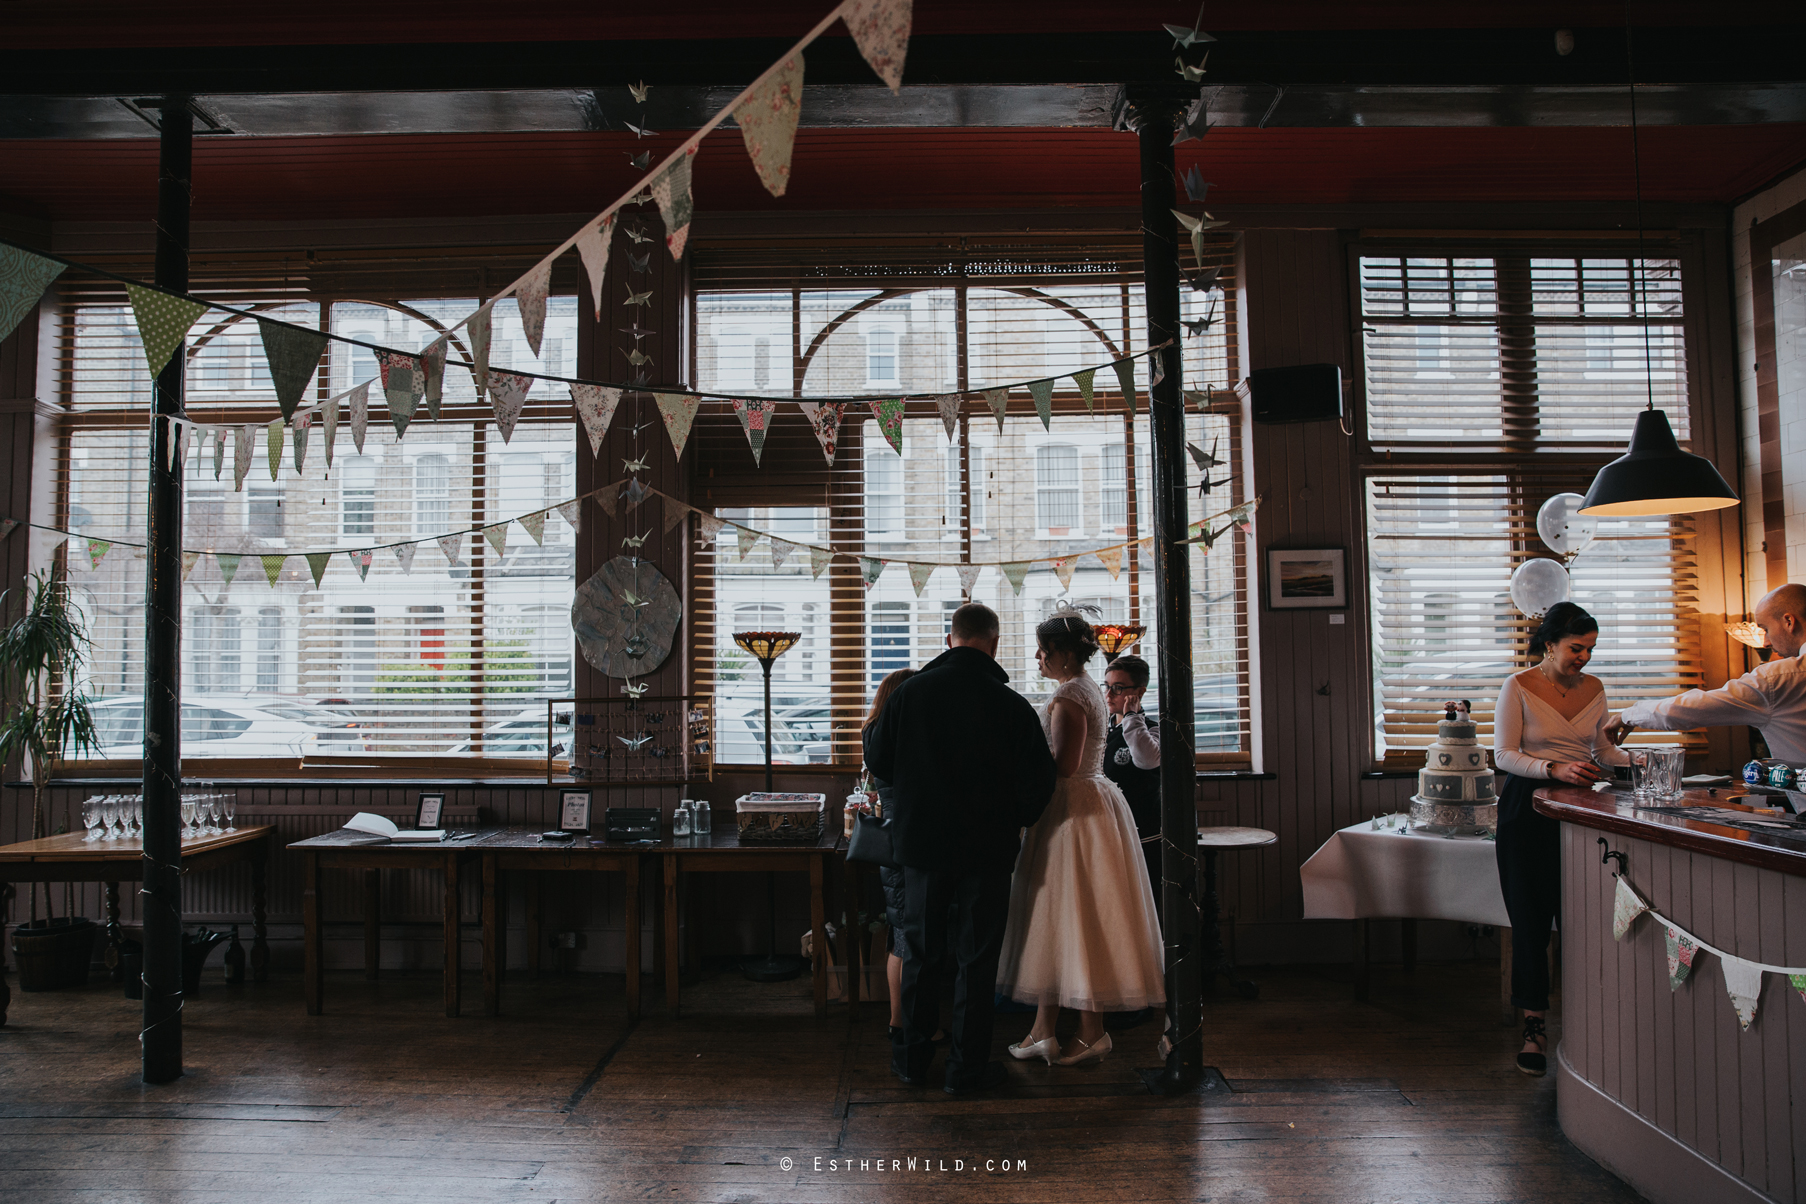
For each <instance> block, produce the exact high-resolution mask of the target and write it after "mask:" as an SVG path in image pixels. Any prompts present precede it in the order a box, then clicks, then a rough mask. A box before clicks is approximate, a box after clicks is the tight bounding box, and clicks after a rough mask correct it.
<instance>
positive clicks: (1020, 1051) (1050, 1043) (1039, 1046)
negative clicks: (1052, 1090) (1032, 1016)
mask: <svg viewBox="0 0 1806 1204" xmlns="http://www.w3.org/2000/svg"><path fill="white" fill-rule="evenodd" d="M1059 1052H1060V1040H1059V1038H1058V1037H1048V1038H1047V1039H1046V1040H1044V1041H1028V1040H1027V1038H1024V1039H1023V1041H1019V1042H1017V1043H1016V1044H1015V1045H1012V1046H1010V1057H1012V1058H1015V1059H1017V1060H1018V1061H1022V1062H1030V1061H1033V1060H1034V1059H1036V1058H1040V1059H1041V1060H1042V1061H1043V1062H1046V1063H1047V1064H1048V1065H1049V1066H1052V1065H1053V1061H1054V1055H1055V1054H1057V1053H1059Z"/></svg>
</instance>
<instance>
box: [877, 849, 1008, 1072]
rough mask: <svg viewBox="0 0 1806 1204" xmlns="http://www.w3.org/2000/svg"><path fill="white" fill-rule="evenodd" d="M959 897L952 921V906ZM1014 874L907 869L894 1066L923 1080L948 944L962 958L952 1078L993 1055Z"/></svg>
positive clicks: (930, 1055) (950, 1064) (959, 961)
mask: <svg viewBox="0 0 1806 1204" xmlns="http://www.w3.org/2000/svg"><path fill="white" fill-rule="evenodd" d="M953 904H958V908H959V909H958V912H957V913H956V916H955V921H954V923H952V924H949V923H948V911H949V908H950V906H951V905H953ZM1009 912H1010V874H1009V872H1008V871H1005V872H1003V873H966V874H961V873H950V872H945V871H940V870H918V869H911V868H909V867H907V866H906V867H904V870H903V946H904V953H903V1042H902V1044H901V1045H899V1046H898V1047H897V1048H895V1049H893V1050H892V1051H891V1067H892V1069H894V1070H895V1071H896V1072H897V1073H898V1074H901V1075H903V1076H905V1077H907V1078H910V1079H917V1080H919V1079H922V1078H924V1077H925V1076H926V1075H927V1073H928V1064H929V1062H930V1061H931V1060H932V1059H933V1057H934V1045H933V1040H934V1031H935V1029H936V1028H938V1027H939V1024H940V1012H941V989H942V980H943V977H944V974H943V967H944V966H945V965H946V958H947V949H948V946H949V945H951V946H952V948H953V956H954V961H955V963H956V965H957V967H958V968H957V970H956V973H955V977H954V981H953V1029H952V1036H953V1045H952V1049H951V1050H950V1051H949V1053H948V1055H947V1082H948V1083H949V1084H954V1085H963V1084H964V1083H965V1082H967V1081H968V1080H970V1079H972V1078H974V1077H975V1076H977V1075H978V1074H979V1073H981V1072H982V1071H983V1070H984V1068H985V1064H986V1063H987V1062H989V1061H990V1060H991V1022H992V1017H993V1014H994V1013H993V996H994V995H995V994H996V990H997V959H998V958H999V957H1000V956H1001V955H1002V953H1003V929H1004V925H1005V924H1006V923H1007V921H1008V920H1009Z"/></svg>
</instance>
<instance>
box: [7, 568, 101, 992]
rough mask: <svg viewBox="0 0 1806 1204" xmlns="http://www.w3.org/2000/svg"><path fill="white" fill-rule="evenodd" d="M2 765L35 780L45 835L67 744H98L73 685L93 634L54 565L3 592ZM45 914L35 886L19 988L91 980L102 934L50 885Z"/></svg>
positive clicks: (20, 931)
mask: <svg viewBox="0 0 1806 1204" xmlns="http://www.w3.org/2000/svg"><path fill="white" fill-rule="evenodd" d="M0 616H8V617H10V618H11V621H10V622H8V623H7V625H6V626H5V627H4V628H0V698H4V699H5V702H6V714H5V717H4V719H3V720H0V765H6V764H10V763H11V762H12V761H13V760H14V759H19V760H20V761H21V766H22V768H23V769H24V770H25V771H26V773H27V774H29V776H30V780H31V836H32V839H33V840H38V839H41V838H42V837H44V836H45V835H46V831H45V829H46V826H47V825H46V816H45V814H44V792H45V790H46V788H47V787H48V786H49V784H50V774H51V770H52V768H53V767H54V766H55V765H56V762H57V760H58V758H60V757H61V756H62V755H63V752H64V750H65V749H68V748H74V749H76V750H77V751H81V750H84V749H93V748H96V747H98V744H99V742H98V741H97V740H96V738H95V734H94V717H93V715H92V714H91V713H90V712H89V710H88V699H87V696H86V695H85V694H83V693H82V692H81V691H80V690H79V689H77V688H76V679H77V677H78V675H79V671H80V669H81V666H82V662H83V661H84V660H85V659H86V658H87V654H88V636H87V633H86V632H85V631H83V630H82V626H81V618H80V615H79V614H78V613H77V612H76V610H75V608H74V607H73V606H71V605H70V602H69V584H68V581H67V580H66V579H65V578H63V577H62V576H61V575H60V574H59V573H57V572H56V571H55V570H54V569H53V570H51V572H49V573H48V574H33V575H32V576H31V577H29V578H28V579H27V592H26V593H25V594H23V595H20V594H19V591H17V590H7V591H6V592H5V593H4V594H0ZM44 912H45V915H44V919H43V920H39V919H38V888H37V884H36V883H33V884H32V887H31V911H30V920H29V921H28V922H27V923H25V924H22V925H20V926H19V927H17V928H15V929H14V930H13V955H14V957H15V959H16V960H17V962H18V966H19V986H20V988H21V989H23V990H27V991H42V990H51V989H54V988H56V987H61V986H79V985H81V984H82V983H85V982H86V981H87V979H88V959H89V957H90V956H91V954H92V952H93V949H94V937H95V935H96V933H97V932H98V931H99V928H98V926H97V925H96V924H95V923H94V922H93V921H92V920H87V919H82V918H80V917H77V916H72V915H65V916H62V917H58V916H56V915H54V914H53V913H54V908H53V906H52V903H51V894H50V888H49V887H48V885H46V886H45V888H44Z"/></svg>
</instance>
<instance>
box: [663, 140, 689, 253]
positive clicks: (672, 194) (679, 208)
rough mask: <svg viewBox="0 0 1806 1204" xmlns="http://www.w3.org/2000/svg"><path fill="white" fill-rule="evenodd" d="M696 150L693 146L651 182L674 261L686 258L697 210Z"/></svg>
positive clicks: (666, 242) (666, 240)
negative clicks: (692, 193) (692, 171)
mask: <svg viewBox="0 0 1806 1204" xmlns="http://www.w3.org/2000/svg"><path fill="white" fill-rule="evenodd" d="M696 149H697V148H696V147H694V146H692V147H691V148H690V149H689V150H687V151H685V152H684V153H683V154H681V155H679V156H677V162H675V163H673V164H672V165H671V166H670V167H667V168H666V169H665V170H664V171H663V172H662V173H660V175H659V177H658V179H656V180H654V181H652V200H653V202H654V203H655V204H657V205H658V215H659V216H660V217H661V218H663V219H664V221H665V246H667V247H669V248H670V249H671V258H673V259H682V258H683V257H684V242H685V240H686V239H688V238H689V237H690V214H691V212H692V209H693V207H694V202H693V201H692V200H691V199H690V160H692V159H693V158H695V157H696Z"/></svg>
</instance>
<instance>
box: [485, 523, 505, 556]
mask: <svg viewBox="0 0 1806 1204" xmlns="http://www.w3.org/2000/svg"><path fill="white" fill-rule="evenodd" d="M483 538H484V539H487V540H488V541H489V546H490V547H492V548H494V549H495V555H496V559H498V560H501V559H506V557H507V555H508V524H507V523H496V524H495V525H493V526H489V527H484V528H483Z"/></svg>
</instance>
